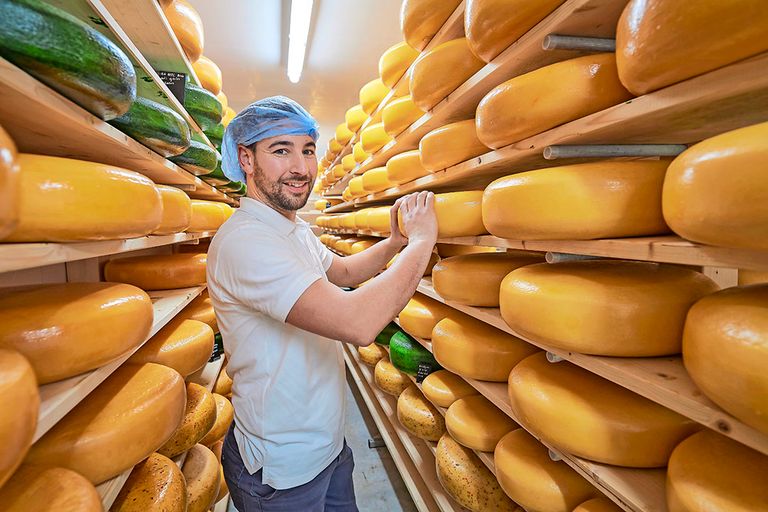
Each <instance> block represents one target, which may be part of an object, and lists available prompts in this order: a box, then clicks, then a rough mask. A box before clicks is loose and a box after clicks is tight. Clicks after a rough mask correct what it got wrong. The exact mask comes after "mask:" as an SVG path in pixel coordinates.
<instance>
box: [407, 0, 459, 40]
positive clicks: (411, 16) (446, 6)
mask: <svg viewBox="0 0 768 512" xmlns="http://www.w3.org/2000/svg"><path fill="white" fill-rule="evenodd" d="M460 3H461V0H404V1H403V4H402V6H401V8H400V30H401V31H402V32H403V37H404V38H405V41H406V42H407V43H408V45H409V46H410V47H411V48H414V49H416V50H419V51H421V50H423V49H424V48H425V47H426V46H427V44H429V41H430V40H432V38H433V37H434V36H435V34H437V33H438V31H439V30H440V28H441V27H442V26H443V24H444V23H445V22H446V20H448V18H449V17H450V16H451V14H453V11H455V10H456V8H457V7H458V6H459V4H460Z"/></svg>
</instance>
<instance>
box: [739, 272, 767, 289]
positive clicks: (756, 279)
mask: <svg viewBox="0 0 768 512" xmlns="http://www.w3.org/2000/svg"><path fill="white" fill-rule="evenodd" d="M758 283H768V271H762V270H745V269H739V286H746V285H749V284H758Z"/></svg>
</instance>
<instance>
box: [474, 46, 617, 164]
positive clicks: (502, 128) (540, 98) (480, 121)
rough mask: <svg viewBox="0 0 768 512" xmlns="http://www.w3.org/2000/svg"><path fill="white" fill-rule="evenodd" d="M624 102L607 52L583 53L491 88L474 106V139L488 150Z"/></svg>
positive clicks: (610, 55)
mask: <svg viewBox="0 0 768 512" xmlns="http://www.w3.org/2000/svg"><path fill="white" fill-rule="evenodd" d="M563 84H568V87H563ZM629 98H631V94H630V93H629V91H627V90H626V89H624V87H623V86H622V85H621V82H619V77H618V74H617V73H616V59H615V58H614V55H613V54H612V53H597V54H592V55H585V56H583V57H577V58H575V59H571V60H566V61H562V62H557V63H555V64H550V65H549V66H545V67H543V68H539V69H536V70H534V71H531V72H529V73H526V74H524V75H520V76H516V77H515V78H512V79H511V80H507V81H506V82H504V83H502V84H501V85H498V86H496V87H495V88H493V89H491V92H489V93H488V94H487V95H486V96H485V98H483V99H482V101H480V104H479V105H478V107H477V117H476V121H477V136H478V138H479V139H480V140H481V141H482V142H483V144H485V145H486V146H488V147H489V148H492V149H498V148H501V147H504V146H506V145H508V144H512V143H513V142H517V141H520V140H523V139H525V138H527V137H530V136H532V135H536V134H537V133H541V132H543V131H546V130H549V129H550V128H554V127H555V126H559V125H561V124H564V123H567V122H568V121H573V120H574V119H579V118H580V117H584V116H586V115H589V114H592V113H594V112H598V111H600V110H603V109H605V108H608V107H611V106H613V105H616V104H619V103H621V102H623V101H626V100H628V99H629Z"/></svg>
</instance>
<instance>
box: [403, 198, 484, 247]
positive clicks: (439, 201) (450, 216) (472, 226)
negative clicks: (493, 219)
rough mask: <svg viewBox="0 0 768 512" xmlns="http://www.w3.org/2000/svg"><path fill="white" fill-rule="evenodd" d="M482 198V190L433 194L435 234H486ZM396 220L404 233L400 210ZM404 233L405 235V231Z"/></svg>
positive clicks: (439, 235) (442, 236) (445, 235)
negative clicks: (435, 218)
mask: <svg viewBox="0 0 768 512" xmlns="http://www.w3.org/2000/svg"><path fill="white" fill-rule="evenodd" d="M482 199H483V192H482V190H470V191H467V192H447V193H444V194H435V214H436V216H437V226H438V230H437V236H438V237H439V238H453V237H459V236H478V235H485V234H487V233H488V231H486V229H485V226H484V225H483V214H482ZM398 221H399V223H400V231H401V232H403V233H404V231H403V228H402V220H401V215H400V212H398ZM404 234H406V235H407V233H404Z"/></svg>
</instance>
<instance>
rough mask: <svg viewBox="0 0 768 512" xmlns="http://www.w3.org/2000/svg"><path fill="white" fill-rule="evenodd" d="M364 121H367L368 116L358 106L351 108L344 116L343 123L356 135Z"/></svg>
mask: <svg viewBox="0 0 768 512" xmlns="http://www.w3.org/2000/svg"><path fill="white" fill-rule="evenodd" d="M366 119H368V114H367V113H366V112H365V110H363V107H362V106H360V105H359V104H358V105H355V106H354V107H351V108H350V109H349V110H347V112H346V113H345V114H344V121H345V122H346V123H347V128H349V131H351V132H353V133H357V131H358V130H359V129H360V127H361V126H363V123H364V122H365V120H366Z"/></svg>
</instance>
